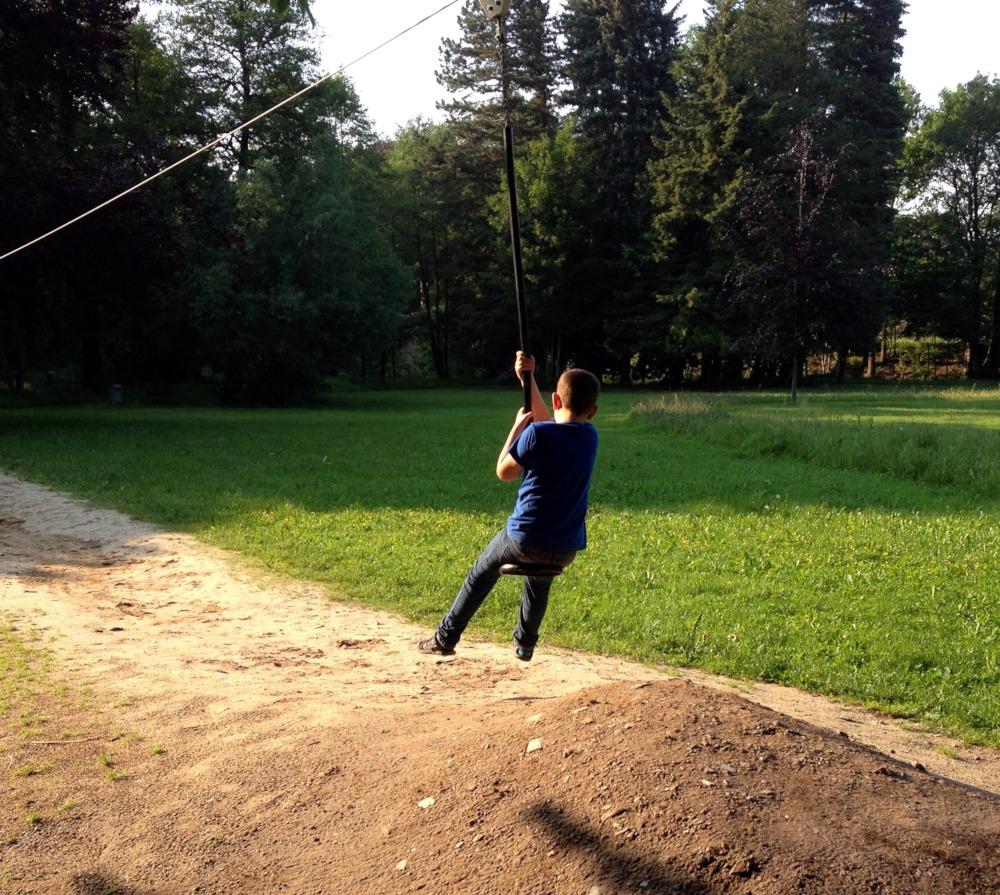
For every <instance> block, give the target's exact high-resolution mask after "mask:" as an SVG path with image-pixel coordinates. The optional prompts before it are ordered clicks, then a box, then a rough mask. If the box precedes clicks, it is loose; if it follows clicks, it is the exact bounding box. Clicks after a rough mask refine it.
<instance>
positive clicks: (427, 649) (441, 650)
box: [417, 634, 455, 656]
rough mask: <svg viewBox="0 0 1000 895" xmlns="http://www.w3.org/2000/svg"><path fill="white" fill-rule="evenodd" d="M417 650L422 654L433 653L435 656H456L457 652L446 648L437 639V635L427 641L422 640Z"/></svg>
mask: <svg viewBox="0 0 1000 895" xmlns="http://www.w3.org/2000/svg"><path fill="white" fill-rule="evenodd" d="M417 649H418V650H420V652H422V653H431V654H432V655H435V656H454V655H455V650H453V649H451V648H450V647H447V646H444V645H443V644H442V643H441V641H440V640H438V638H437V634H435V635H434V636H433V637H428V638H427V639H426V640H421V641H420V643H418V644H417Z"/></svg>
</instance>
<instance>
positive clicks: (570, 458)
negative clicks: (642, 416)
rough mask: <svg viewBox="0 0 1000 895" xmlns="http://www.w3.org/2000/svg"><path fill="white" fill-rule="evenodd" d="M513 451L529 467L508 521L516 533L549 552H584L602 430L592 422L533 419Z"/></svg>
mask: <svg viewBox="0 0 1000 895" xmlns="http://www.w3.org/2000/svg"><path fill="white" fill-rule="evenodd" d="M509 453H510V455H511V457H513V458H514V459H515V460H516V461H517V462H518V464H519V465H521V466H523V467H524V478H523V479H522V481H521V487H520V489H519V490H518V492H517V503H516V504H515V505H514V512H513V513H512V514H511V516H510V518H509V519H508V520H507V531H508V532H509V533H510V536H511V537H512V538H515V539H516V540H518V541H521V542H523V543H525V544H529V545H531V546H534V547H541V548H544V549H547V550H566V551H571V550H583V549H584V548H585V547H586V546H587V527H586V517H587V494H588V492H589V490H590V476H591V473H592V472H593V471H594V461H595V460H596V459H597V430H596V429H595V428H594V427H593V426H592V425H591V424H590V423H556V422H544V423H532V424H531V425H529V426H528V428H527V429H525V430H524V431H523V432H522V433H521V435H520V437H519V438H518V439H517V441H515V442H514V444H513V445H512V446H511V448H510V451H509Z"/></svg>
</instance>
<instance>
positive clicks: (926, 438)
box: [0, 387, 1000, 745]
mask: <svg viewBox="0 0 1000 895" xmlns="http://www.w3.org/2000/svg"><path fill="white" fill-rule="evenodd" d="M517 400H518V396H517V394H516V393H515V392H510V391H489V390H484V391H473V390H454V391H408V392H377V393H353V394H349V395H344V396H341V397H340V398H338V404H337V406H333V407H329V408H326V409H315V410H308V411H232V410H212V409H204V408H202V409H177V408H169V409H168V408H159V409H157V408H138V407H128V406H123V407H117V408H111V407H98V408H94V407H89V408H88V407H75V408H49V409H25V410H18V409H8V410H7V411H5V412H4V414H3V416H2V417H0V425H2V429H0V467H3V468H5V469H7V470H8V471H11V472H14V473H16V474H18V475H21V476H23V477H24V478H27V479H31V480H34V481H39V482H43V483H46V484H50V485H53V486H55V487H57V488H60V489H64V490H68V491H72V492H74V493H76V494H79V495H81V496H84V497H87V498H89V499H91V500H93V501H96V502H97V503H99V504H102V505H105V506H115V507H118V508H120V509H122V510H125V511H126V512H129V513H131V514H133V515H135V516H137V517H139V518H143V519H148V520H151V521H155V522H158V523H161V524H163V525H166V526H169V527H172V528H176V529H181V530H184V531H189V532H192V533H194V534H195V535H196V536H198V537H199V538H202V539H204V540H205V541H208V542H211V543H213V544H216V545H219V546H222V547H225V548H229V549H232V550H237V551H239V552H240V553H242V554H244V555H245V556H247V557H248V558H250V559H252V560H254V561H256V562H258V563H260V564H262V565H264V566H266V567H268V568H271V569H274V570H277V571H280V572H283V573H286V574H289V575H292V576H297V577H300V578H303V579H309V580H314V581H318V582H323V583H325V584H326V585H327V586H328V587H329V590H330V593H331V594H332V595H334V596H336V597H338V598H341V599H350V600H356V601H358V602H361V603H365V604H368V605H372V606H378V607H383V608H387V609H390V610H392V611H395V612H399V613H401V614H403V615H405V616H407V617H409V618H411V619H414V620H416V621H418V622H420V623H422V624H426V625H431V624H433V623H435V622H436V621H437V620H438V619H439V618H440V615H441V614H442V612H443V611H444V610H445V609H446V608H447V605H448V604H449V603H450V601H451V599H452V598H453V596H454V593H455V591H456V590H457V588H458V585H459V584H460V583H461V579H462V577H463V575H464V573H465V571H466V569H467V567H468V565H469V564H470V562H471V561H472V560H473V559H474V558H475V556H476V554H477V553H478V551H479V549H480V548H481V547H482V546H483V544H484V543H485V541H486V539H487V538H489V537H490V536H492V534H493V533H494V532H495V531H496V529H497V528H498V527H499V526H500V525H501V524H502V523H503V520H504V519H505V517H506V515H507V513H508V512H509V510H510V507H511V505H512V502H513V496H514V486H512V485H505V484H503V483H500V482H498V481H497V480H496V479H495V477H494V476H493V472H492V470H493V465H494V462H495V459H496V453H497V450H498V447H499V444H500V442H501V440H502V438H503V436H504V435H505V434H506V431H507V429H508V427H509V424H510V422H511V421H512V419H513V415H514V410H515V409H516V404H517ZM634 403H635V404H636V406H635V407H634V408H633V406H632V405H633V404H634ZM595 424H596V425H597V427H598V429H599V431H600V435H601V447H600V456H599V460H598V469H597V472H596V475H595V479H594V484H593V488H592V494H591V507H592V512H591V518H590V525H589V532H590V540H591V549H590V550H588V551H586V552H585V553H584V554H582V555H581V557H580V558H579V559H578V561H577V563H576V565H575V566H574V568H573V569H572V570H571V571H570V572H569V573H567V574H566V575H565V576H564V577H563V578H561V579H559V580H558V581H557V582H556V585H555V587H554V589H553V599H552V603H551V605H550V610H549V615H548V617H547V618H546V622H545V625H544V627H543V632H542V633H543V639H544V640H547V641H548V642H549V643H556V644H560V645H563V646H568V647H575V648H580V649H584V650H591V651H599V652H605V653H611V652H614V653H617V654H620V655H624V656H629V657H632V658H635V659H638V660H641V661H647V662H658V663H659V662H661V663H666V664H679V665H689V666H695V667H699V668H703V669H705V670H707V671H711V672H715V673H721V674H727V675H732V676H735V677H739V678H745V679H749V680H767V681H776V682H780V683H783V684H788V685H792V686H796V687H801V688H804V689H807V690H811V691H814V692H819V693H824V694H827V695H831V696H835V697H839V698H843V699H846V700H850V701H853V702H857V703H860V704H863V705H868V706H872V707H878V708H881V709H884V710H886V711H890V712H893V713H895V714H897V715H900V716H903V717H908V718H913V719H915V720H919V721H921V722H923V723H925V724H928V725H931V726H934V727H938V728H940V729H941V730H945V731H947V732H949V733H950V734H952V735H955V736H960V737H963V738H965V739H967V740H969V741H972V742H985V743H991V744H993V745H1000V597H998V592H1000V589H998V581H1000V576H998V568H1000V468H998V465H997V464H998V462H1000V461H998V460H997V458H998V457H1000V451H998V450H997V448H1000V391H997V390H996V389H987V390H982V389H980V390H974V389H971V388H968V387H965V388H957V387H952V388H933V387H923V388H911V387H888V388H884V389H864V390H855V391H845V392H837V393H826V392H805V393H803V399H802V400H801V401H800V402H799V404H797V405H794V406H792V405H789V404H788V403H787V401H786V400H785V398H784V397H783V396H781V395H743V396H724V397H705V396H686V395H685V396H680V397H677V398H675V397H674V396H672V395H671V396H667V397H666V398H648V399H645V398H643V396H639V397H635V396H630V395H626V394H622V393H614V392H608V393H606V394H605V395H604V396H602V400H601V412H600V413H599V414H598V416H597V417H596V419H595ZM517 600H518V591H517V583H516V582H514V581H507V580H505V581H502V582H501V583H500V585H498V588H497V590H496V592H495V599H491V600H489V601H487V603H486V605H485V606H484V607H483V610H482V611H481V613H480V615H479V616H477V618H476V620H475V621H474V623H473V631H472V633H475V634H478V635H488V636H493V637H498V638H505V637H508V636H509V632H510V629H511V627H512V625H513V616H514V612H515V607H516V604H517Z"/></svg>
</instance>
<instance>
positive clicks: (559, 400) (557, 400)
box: [552, 392, 562, 410]
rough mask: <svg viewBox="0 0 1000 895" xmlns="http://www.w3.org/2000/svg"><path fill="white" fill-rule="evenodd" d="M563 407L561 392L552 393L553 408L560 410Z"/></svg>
mask: <svg viewBox="0 0 1000 895" xmlns="http://www.w3.org/2000/svg"><path fill="white" fill-rule="evenodd" d="M561 408H562V398H560V397H559V392H553V393H552V409H553V410H559V409H561Z"/></svg>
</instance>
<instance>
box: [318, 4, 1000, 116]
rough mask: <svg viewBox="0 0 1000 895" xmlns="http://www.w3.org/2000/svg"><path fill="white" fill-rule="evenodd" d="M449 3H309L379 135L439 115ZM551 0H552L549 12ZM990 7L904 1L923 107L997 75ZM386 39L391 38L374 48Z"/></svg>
mask: <svg viewBox="0 0 1000 895" xmlns="http://www.w3.org/2000/svg"><path fill="white" fill-rule="evenodd" d="M448 2H449V0H379V2H378V3H373V2H370V0H369V2H367V3H356V4H352V3H351V2H350V0H312V10H313V15H314V16H315V18H316V22H317V27H318V28H320V29H322V33H323V36H322V38H321V40H320V47H321V52H322V60H323V67H324V72H331V71H335V70H337V69H339V68H340V67H341V66H346V69H345V71H344V74H345V75H347V76H348V77H349V78H350V79H351V81H352V82H353V83H354V87H355V90H357V92H358V94H359V96H360V98H361V102H362V103H363V104H364V106H365V107H366V109H367V110H368V114H369V117H370V118H371V119H372V121H373V122H374V123H375V128H376V130H377V131H378V132H379V133H381V134H383V135H384V136H392V135H393V134H395V133H396V130H397V129H398V128H400V127H403V126H405V125H406V123H407V122H408V121H410V120H411V119H414V118H417V117H418V116H421V117H423V118H427V119H432V120H440V118H441V116H440V113H438V112H437V110H436V108H435V103H436V102H437V101H438V100H440V99H443V98H444V96H445V94H444V91H443V90H442V89H441V87H440V86H439V85H438V83H437V81H436V80H435V78H434V71H435V69H436V68H438V67H439V65H440V53H439V50H440V45H441V39H442V38H444V37H451V38H455V37H458V35H459V28H458V22H457V20H458V14H459V11H460V9H461V2H460V0H457V2H454V3H452V4H451V5H449V6H448V7H447V8H446V9H444V10H443V11H440V10H442V8H443V7H445V5H446V4H447V3H448ZM557 2H558V0H550V3H551V6H552V8H553V9H555V7H556V4H557ZM668 3H669V0H668ZM991 5H992V0H909V10H908V11H907V13H906V15H905V16H904V17H903V27H904V28H905V29H906V31H907V34H906V36H905V37H904V38H903V42H902V43H903V58H902V62H901V65H902V74H903V77H904V78H905V79H906V80H907V81H908V82H909V83H910V84H911V85H912V86H913V87H914V88H916V90H917V92H918V93H919V94H920V96H921V99H922V100H923V101H924V103H925V104H927V105H935V104H936V102H937V98H938V95H939V94H940V92H941V91H942V90H944V89H953V88H955V87H957V86H958V85H959V84H964V83H966V82H968V81H970V80H972V78H974V77H975V76H976V74H979V73H981V74H985V75H989V76H991V77H992V76H996V75H997V73H998V70H1000V61H998V51H997V50H996V49H995V46H996V36H995V31H994V29H993V28H992V27H991V25H990V23H989V22H987V21H986V18H985V17H984V13H985V10H986V9H987V8H988V7H989V6H991ZM704 8H705V4H704V2H702V0H681V2H680V4H679V12H680V14H681V15H684V16H686V18H687V22H688V24H696V23H700V22H701V21H702V18H703V14H704ZM439 11H440V12H439ZM428 16H430V18H429V19H428V20H427V21H424V22H423V23H422V24H419V25H417V24H416V23H417V22H420V21H421V20H422V19H425V18H427V17H428ZM407 29H410V30H407ZM404 31H405V32H406V33H402V32H404ZM397 35H401V36H399V37H397ZM393 38H396V39H395V40H393ZM386 41H392V42H391V43H389V44H388V45H387V46H385V47H382V49H378V50H376V48H377V47H379V46H380V45H382V44H384V43H386ZM372 51H374V52H372ZM369 53H370V55H368V56H367V57H366V58H363V59H362V58H361V57H362V56H365V55H366V54H369ZM355 60H360V61H355Z"/></svg>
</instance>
